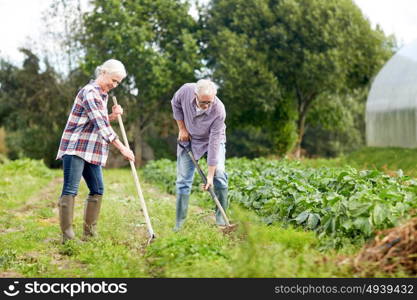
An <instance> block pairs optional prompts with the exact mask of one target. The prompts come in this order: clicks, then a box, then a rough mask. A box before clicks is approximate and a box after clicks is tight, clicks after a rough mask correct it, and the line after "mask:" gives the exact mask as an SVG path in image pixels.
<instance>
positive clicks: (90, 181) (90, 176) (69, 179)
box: [61, 155, 104, 196]
mask: <svg viewBox="0 0 417 300" xmlns="http://www.w3.org/2000/svg"><path fill="white" fill-rule="evenodd" d="M62 161H63V167H64V187H63V189H62V194H61V196H62V195H74V196H76V195H77V193H78V187H79V185H80V180H81V176H83V177H84V180H85V182H86V183H87V186H88V188H89V190H90V195H103V192H104V185H103V173H102V171H101V166H98V165H93V164H90V163H88V162H86V161H85V160H84V159H82V158H81V157H78V156H76V155H64V156H63V157H62Z"/></svg>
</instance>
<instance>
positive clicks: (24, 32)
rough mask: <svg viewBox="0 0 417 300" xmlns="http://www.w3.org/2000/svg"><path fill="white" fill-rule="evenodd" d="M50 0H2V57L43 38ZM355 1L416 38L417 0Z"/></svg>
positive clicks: (388, 27)
mask: <svg viewBox="0 0 417 300" xmlns="http://www.w3.org/2000/svg"><path fill="white" fill-rule="evenodd" d="M200 1H201V0H200ZM203 1H206V0H203ZM323 1H326V0H323ZM51 2H52V0H0V22H1V23H0V37H1V40H0V56H1V57H3V58H6V59H7V60H9V61H11V62H13V63H19V62H21V61H22V59H23V56H22V54H20V53H19V51H18V48H19V47H22V46H30V45H32V44H33V43H36V42H37V41H39V40H41V39H40V35H41V34H40V32H41V31H42V12H43V11H44V10H45V9H47V8H48V6H49V5H50V4H51ZM354 2H355V3H356V4H357V5H358V6H359V8H360V9H361V10H362V12H363V13H364V15H365V16H366V17H368V19H369V20H370V21H371V24H372V26H373V27H375V26H376V24H379V25H380V26H381V27H382V29H383V30H384V32H385V33H386V34H394V35H395V36H396V37H397V41H398V42H399V45H400V46H402V45H407V44H409V43H411V42H412V41H414V40H415V39H417V0H354Z"/></svg>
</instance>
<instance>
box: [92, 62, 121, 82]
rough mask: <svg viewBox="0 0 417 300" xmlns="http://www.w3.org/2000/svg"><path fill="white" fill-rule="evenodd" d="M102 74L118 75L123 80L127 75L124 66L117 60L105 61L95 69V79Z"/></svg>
mask: <svg viewBox="0 0 417 300" xmlns="http://www.w3.org/2000/svg"><path fill="white" fill-rule="evenodd" d="M104 73H109V74H116V75H120V76H122V77H123V78H125V77H126V75H127V73H126V69H125V66H124V65H123V64H122V62H121V61H119V60H117V59H109V60H106V61H105V62H104V63H103V64H102V65H101V66H98V67H97V68H96V72H95V74H96V77H99V76H100V75H101V74H104Z"/></svg>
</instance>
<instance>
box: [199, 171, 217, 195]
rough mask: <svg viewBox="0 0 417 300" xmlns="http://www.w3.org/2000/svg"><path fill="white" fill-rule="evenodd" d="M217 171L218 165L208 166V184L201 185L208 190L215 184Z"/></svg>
mask: <svg viewBox="0 0 417 300" xmlns="http://www.w3.org/2000/svg"><path fill="white" fill-rule="evenodd" d="M215 173H216V166H208V173H207V184H203V185H202V186H201V187H202V188H203V190H205V191H207V190H208V189H209V188H210V187H211V186H213V178H214V174H215Z"/></svg>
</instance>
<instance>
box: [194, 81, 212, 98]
mask: <svg viewBox="0 0 417 300" xmlns="http://www.w3.org/2000/svg"><path fill="white" fill-rule="evenodd" d="M194 92H195V93H196V94H197V95H199V96H203V95H208V96H215V95H216V94H217V87H216V85H215V84H214V82H213V81H211V80H209V79H200V80H199V81H197V84H196V86H195V89H194Z"/></svg>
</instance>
